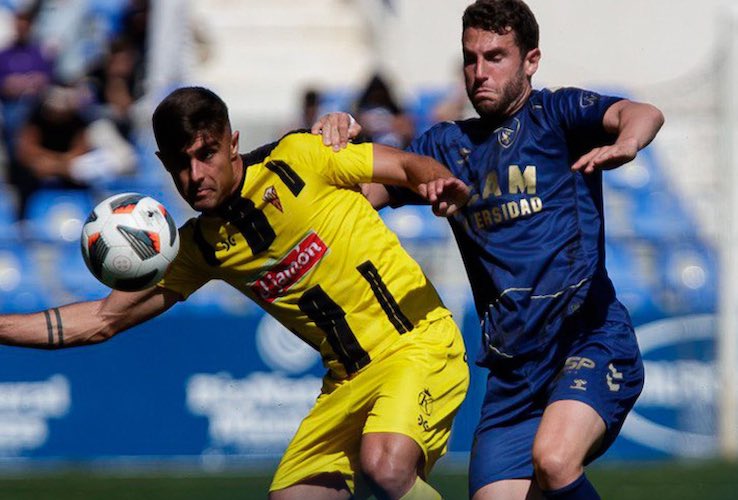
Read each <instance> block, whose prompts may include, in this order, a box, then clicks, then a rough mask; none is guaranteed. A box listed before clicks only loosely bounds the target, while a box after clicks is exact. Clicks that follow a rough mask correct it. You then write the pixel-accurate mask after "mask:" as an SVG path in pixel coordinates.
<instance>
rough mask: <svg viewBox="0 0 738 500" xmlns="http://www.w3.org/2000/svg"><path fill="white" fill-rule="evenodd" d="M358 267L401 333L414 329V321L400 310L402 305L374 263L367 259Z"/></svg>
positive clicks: (388, 316)
mask: <svg viewBox="0 0 738 500" xmlns="http://www.w3.org/2000/svg"><path fill="white" fill-rule="evenodd" d="M356 269H357V270H358V271H359V272H360V273H361V275H362V276H363V277H364V279H365V280H367V281H368V282H369V286H371V287H372V292H374V296H375V297H376V298H377V302H379V305H380V306H382V310H383V311H384V313H385V314H386V315H387V318H388V319H389V320H390V322H391V323H392V325H393V326H394V327H395V329H396V330H397V331H398V332H400V333H401V334H402V333H407V332H410V331H412V330H413V328H414V326H413V323H412V322H411V321H410V320H409V319H408V318H407V316H405V315H404V314H403V313H402V311H401V310H400V306H399V305H398V304H397V301H396V300H395V298H394V297H393V296H392V294H391V293H390V291H389V290H387V285H385V284H384V281H382V277H381V276H380V275H379V271H377V268H376V267H375V266H374V264H372V262H371V261H369V260H367V261H366V262H364V263H363V264H360V265H359V266H358V267H357V268H356Z"/></svg>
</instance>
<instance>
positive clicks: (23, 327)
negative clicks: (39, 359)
mask: <svg viewBox="0 0 738 500" xmlns="http://www.w3.org/2000/svg"><path fill="white" fill-rule="evenodd" d="M178 298H179V297H178V296H177V295H176V294H175V293H174V292H172V291H169V290H165V289H162V288H158V287H152V288H148V289H146V290H142V291H140V292H120V291H117V290H113V291H112V292H111V293H110V295H108V296H107V297H106V298H104V299H101V300H96V301H89V302H78V303H75V304H68V305H65V306H61V307H54V308H51V309H48V310H46V311H41V312H37V313H32V314H7V315H0V343H2V344H6V345H15V346H22V347H35V348H38V349H61V348H64V347H74V346H81V345H89V344H97V343H99V342H103V341H105V340H108V339H109V338H111V337H113V336H114V335H115V334H117V333H120V332H122V331H124V330H126V329H128V328H131V327H133V326H135V325H137V324H139V323H142V322H144V321H146V320H148V319H151V318H153V317H154V316H157V315H159V314H161V313H163V312H164V311H166V310H167V309H169V308H170V307H171V306H172V305H174V304H175V303H176V302H177V300H178Z"/></svg>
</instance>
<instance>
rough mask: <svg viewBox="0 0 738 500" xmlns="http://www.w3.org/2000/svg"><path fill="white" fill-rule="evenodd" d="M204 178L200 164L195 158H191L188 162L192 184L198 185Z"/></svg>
mask: <svg viewBox="0 0 738 500" xmlns="http://www.w3.org/2000/svg"><path fill="white" fill-rule="evenodd" d="M203 177H204V169H203V165H202V162H200V161H198V160H197V159H196V158H193V159H192V160H191V161H190V179H192V182H194V183H196V184H198V183H200V181H202V179H203Z"/></svg>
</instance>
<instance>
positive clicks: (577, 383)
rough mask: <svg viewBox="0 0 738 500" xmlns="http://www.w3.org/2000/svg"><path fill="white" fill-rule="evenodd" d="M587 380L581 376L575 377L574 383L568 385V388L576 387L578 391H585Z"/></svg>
mask: <svg viewBox="0 0 738 500" xmlns="http://www.w3.org/2000/svg"><path fill="white" fill-rule="evenodd" d="M586 385H587V381H586V380H584V379H581V378H575V379H574V383H573V384H572V385H570V386H569V389H576V390H578V391H586V390H587V387H586Z"/></svg>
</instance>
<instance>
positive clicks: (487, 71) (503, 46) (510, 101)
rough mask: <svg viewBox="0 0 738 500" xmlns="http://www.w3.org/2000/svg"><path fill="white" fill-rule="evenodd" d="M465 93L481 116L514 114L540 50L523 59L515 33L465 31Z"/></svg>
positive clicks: (525, 91)
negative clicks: (500, 33)
mask: <svg viewBox="0 0 738 500" xmlns="http://www.w3.org/2000/svg"><path fill="white" fill-rule="evenodd" d="M462 46H463V52H464V81H465V82H466V93H467V95H468V96H469V100H470V101H471V103H472V104H473V105H474V109H476V110H477V113H479V115H480V116H482V117H493V118H504V117H507V116H510V115H511V114H512V113H514V112H515V111H517V110H518V109H519V108H520V106H522V104H523V103H524V102H525V100H526V99H527V98H528V95H529V94H530V90H531V85H530V77H532V76H533V74H534V73H535V72H536V70H537V69H538V60H539V58H540V55H541V53H540V51H539V50H538V49H533V50H531V51H529V52H528V53H527V54H525V56H523V55H522V54H521V53H520V49H519V48H518V46H517V44H516V42H515V34H514V33H513V32H512V31H508V32H507V33H505V34H503V35H499V34H497V33H495V32H493V31H486V30H483V29H479V28H467V29H466V30H464V34H463V36H462Z"/></svg>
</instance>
